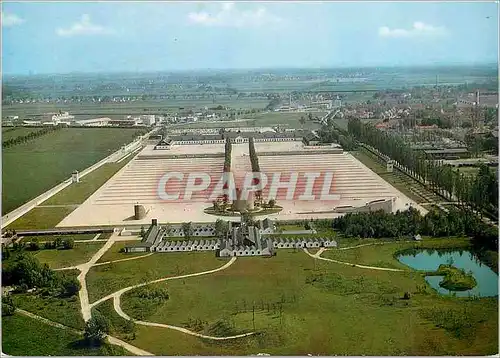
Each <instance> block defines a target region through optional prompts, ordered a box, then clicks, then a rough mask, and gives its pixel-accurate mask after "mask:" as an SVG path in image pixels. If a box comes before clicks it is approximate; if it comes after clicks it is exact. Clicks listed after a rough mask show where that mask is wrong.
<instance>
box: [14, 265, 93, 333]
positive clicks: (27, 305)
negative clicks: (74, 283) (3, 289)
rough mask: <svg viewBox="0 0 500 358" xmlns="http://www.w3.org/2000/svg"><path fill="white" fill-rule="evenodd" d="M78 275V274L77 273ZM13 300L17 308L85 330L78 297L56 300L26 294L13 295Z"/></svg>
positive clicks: (54, 298)
mask: <svg viewBox="0 0 500 358" xmlns="http://www.w3.org/2000/svg"><path fill="white" fill-rule="evenodd" d="M75 272H77V271H75ZM76 275H77V273H75V276H76ZM12 299H13V300H14V303H15V305H16V307H18V308H21V309H23V310H25V311H28V312H31V313H34V314H37V315H39V316H41V317H44V318H47V319H50V320H51V321H54V322H57V323H61V324H64V325H65V326H68V327H72V328H75V329H79V330H83V329H84V327H85V322H84V321H83V318H82V314H81V312H80V301H79V299H78V295H75V296H73V297H70V298H59V297H57V298H56V297H51V296H47V297H43V296H41V295H36V294H31V293H26V294H13V295H12Z"/></svg>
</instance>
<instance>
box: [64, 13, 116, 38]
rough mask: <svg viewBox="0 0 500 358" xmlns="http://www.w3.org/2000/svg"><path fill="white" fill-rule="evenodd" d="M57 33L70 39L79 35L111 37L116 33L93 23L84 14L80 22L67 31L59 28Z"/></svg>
mask: <svg viewBox="0 0 500 358" xmlns="http://www.w3.org/2000/svg"><path fill="white" fill-rule="evenodd" d="M56 33H57V34H58V35H59V36H64V37H70V36H78V35H111V34H113V33H114V31H113V30H112V29H110V28H107V27H104V26H101V25H96V24H93V23H91V22H90V16H89V15H87V14H84V15H82V17H81V19H80V21H77V22H75V23H74V24H73V25H71V26H70V27H69V28H67V29H62V28H58V29H57V30H56Z"/></svg>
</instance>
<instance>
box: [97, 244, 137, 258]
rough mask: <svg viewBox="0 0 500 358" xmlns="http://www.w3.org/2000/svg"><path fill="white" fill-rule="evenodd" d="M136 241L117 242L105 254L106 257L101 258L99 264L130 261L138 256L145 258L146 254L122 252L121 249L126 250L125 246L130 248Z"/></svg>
mask: <svg viewBox="0 0 500 358" xmlns="http://www.w3.org/2000/svg"><path fill="white" fill-rule="evenodd" d="M134 242H136V241H130V242H115V243H114V244H113V245H112V246H111V247H110V248H109V249H108V251H106V252H105V253H104V255H102V256H101V258H100V259H99V260H97V262H107V261H113V260H122V259H128V258H131V257H136V256H143V255H146V253H145V252H128V253H124V252H120V250H121V249H123V248H125V246H130V245H131V244H133V243H134Z"/></svg>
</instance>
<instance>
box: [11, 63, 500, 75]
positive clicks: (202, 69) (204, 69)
mask: <svg viewBox="0 0 500 358" xmlns="http://www.w3.org/2000/svg"><path fill="white" fill-rule="evenodd" d="M472 66H478V67H487V66H495V67H496V69H498V66H499V63H498V62H491V61H489V62H449V63H422V64H408V65H406V64H392V65H391V64H378V65H376V64H373V65H333V66H280V67H277V66H270V67H265V66H263V67H248V68H247V67H232V68H224V67H200V68H192V69H164V70H139V71H137V70H135V71H134V70H93V71H70V72H36V71H28V73H26V72H24V73H19V72H18V73H14V72H12V73H8V72H3V74H2V77H3V78H5V77H30V76H61V75H95V74H99V75H101V74H154V73H189V72H210V71H234V72H241V71H249V72H252V71H266V70H270V71H276V70H279V71H283V70H336V69H343V70H345V69H381V68H383V69H385V68H432V67H434V68H438V67H472Z"/></svg>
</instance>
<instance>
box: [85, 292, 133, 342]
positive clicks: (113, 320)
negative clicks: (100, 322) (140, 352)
mask: <svg viewBox="0 0 500 358" xmlns="http://www.w3.org/2000/svg"><path fill="white" fill-rule="evenodd" d="M93 309H95V310H98V311H99V312H100V313H101V314H102V315H104V316H105V317H106V318H107V320H108V322H109V326H110V331H109V332H110V335H112V336H114V337H117V338H120V339H122V340H124V341H126V342H129V343H130V344H135V343H134V337H133V330H134V328H135V331H136V332H137V328H138V327H139V326H138V325H135V327H131V326H133V325H132V324H131V322H130V321H129V320H126V319H125V318H123V317H121V316H120V315H118V313H116V311H115V309H114V308H113V300H107V301H104V302H103V303H100V304H99V305H98V306H96V307H95V308H93Z"/></svg>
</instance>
